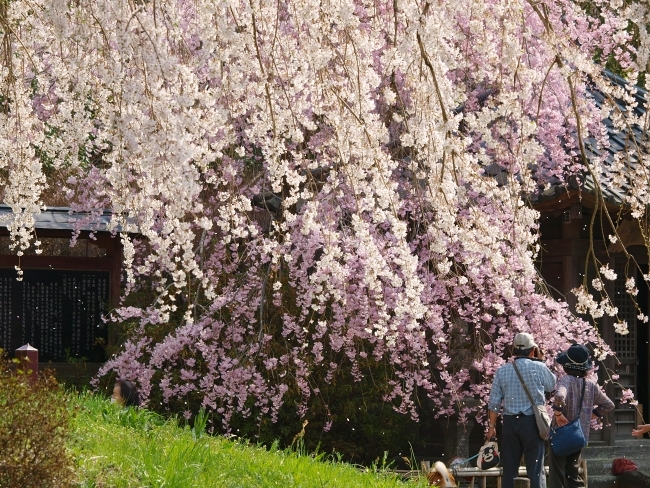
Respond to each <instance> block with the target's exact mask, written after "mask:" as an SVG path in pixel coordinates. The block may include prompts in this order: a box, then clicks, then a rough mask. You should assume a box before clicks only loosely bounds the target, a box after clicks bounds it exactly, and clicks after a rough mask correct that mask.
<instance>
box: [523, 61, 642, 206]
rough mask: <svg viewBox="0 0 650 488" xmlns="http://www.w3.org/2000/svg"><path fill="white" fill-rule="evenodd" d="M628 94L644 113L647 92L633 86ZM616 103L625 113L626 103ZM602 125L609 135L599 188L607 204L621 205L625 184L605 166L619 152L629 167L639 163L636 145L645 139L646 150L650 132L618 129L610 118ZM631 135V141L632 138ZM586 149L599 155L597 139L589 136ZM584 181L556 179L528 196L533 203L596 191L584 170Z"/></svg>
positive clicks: (598, 98)
mask: <svg viewBox="0 0 650 488" xmlns="http://www.w3.org/2000/svg"><path fill="white" fill-rule="evenodd" d="M605 74H606V76H607V77H608V78H609V79H610V80H611V81H612V82H613V83H614V84H616V85H618V86H619V87H622V88H626V89H629V84H628V83H627V82H626V81H625V80H624V79H623V78H621V77H620V76H618V75H615V74H613V73H610V72H606V73H605ZM589 94H590V95H591V96H592V97H593V100H594V101H595V102H596V105H597V106H598V107H602V106H603V105H604V104H605V96H604V95H603V93H601V92H600V91H598V90H590V91H589ZM631 95H632V96H634V98H635V99H636V103H637V106H636V107H635V108H634V111H635V115H637V116H643V115H644V114H645V113H646V107H647V104H648V101H649V100H648V92H646V91H645V90H643V89H642V88H639V87H634V89H632V90H631ZM615 103H616V106H617V107H618V109H619V110H620V111H621V112H623V113H625V112H626V111H627V110H628V108H627V106H626V105H625V103H624V102H623V101H621V100H615ZM604 124H605V127H606V128H607V133H608V137H609V147H607V148H606V151H607V154H606V155H605V156H606V157H605V160H604V165H605V166H604V167H603V168H602V172H601V175H600V178H601V182H600V183H601V191H602V194H603V198H604V199H605V201H606V202H607V203H610V204H613V205H617V206H618V205H622V204H623V202H624V199H625V194H626V193H627V190H628V189H627V187H625V186H616V185H614V184H613V183H612V181H611V180H610V178H608V176H609V172H608V166H609V165H611V164H612V162H613V161H614V155H615V154H617V153H621V152H626V157H625V159H626V164H627V165H628V166H631V167H634V165H635V164H636V163H637V162H638V156H637V154H638V153H637V150H638V149H637V144H639V143H641V142H642V141H645V150H648V146H647V143H648V137H649V134H645V135H644V134H643V128H642V127H639V126H638V125H633V126H631V127H630V130H621V129H618V128H616V127H614V123H613V122H612V119H611V118H607V119H605V120H604ZM632 136H633V137H634V140H633V139H632ZM585 149H586V150H587V153H588V155H593V156H600V155H601V150H600V149H599V148H598V147H597V145H596V142H595V140H594V139H593V138H589V139H587V140H586V141H585ZM580 179H581V180H582V181H583V182H582V184H578V182H577V181H576V179H572V180H571V181H569V182H560V181H556V182H554V183H553V184H551V185H550V186H549V187H548V188H546V190H545V191H543V192H542V193H539V194H536V195H531V196H530V199H531V201H533V203H540V202H543V201H548V200H553V199H556V198H558V197H559V196H561V195H564V194H566V193H567V192H568V191H571V190H580V191H582V192H587V193H590V194H592V195H593V194H595V192H596V185H595V183H594V179H593V177H592V175H591V174H589V173H585V174H583V175H582V177H581V178H580Z"/></svg>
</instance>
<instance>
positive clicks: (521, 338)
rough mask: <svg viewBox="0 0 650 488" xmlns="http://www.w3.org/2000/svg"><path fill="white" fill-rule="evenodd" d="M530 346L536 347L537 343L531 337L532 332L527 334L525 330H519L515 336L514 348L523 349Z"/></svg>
mask: <svg viewBox="0 0 650 488" xmlns="http://www.w3.org/2000/svg"><path fill="white" fill-rule="evenodd" d="M531 347H537V344H535V339H534V338H533V336H532V334H529V333H527V332H520V333H519V334H517V335H516V336H515V348H516V349H519V350H521V351H525V350H526V349H530V348H531Z"/></svg>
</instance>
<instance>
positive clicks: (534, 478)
mask: <svg viewBox="0 0 650 488" xmlns="http://www.w3.org/2000/svg"><path fill="white" fill-rule="evenodd" d="M513 346H514V354H515V358H514V360H513V361H511V362H508V363H506V364H504V365H503V366H501V367H500V368H499V369H497V372H496V374H495V375H494V381H493V382H492V390H491V391H490V401H489V404H488V408H489V418H490V425H489V429H488V431H487V435H486V439H488V440H489V439H491V438H492V437H494V436H495V435H496V422H497V418H498V415H499V412H500V411H501V413H502V414H503V429H502V440H501V462H502V465H503V476H502V479H501V481H502V484H501V486H502V488H514V479H515V478H516V477H517V474H518V472H519V462H520V460H521V456H522V454H523V456H524V460H525V462H526V472H527V474H528V478H529V479H530V488H544V487H545V486H546V476H545V475H544V440H543V439H542V438H541V437H540V436H539V431H538V430H537V423H536V422H535V414H534V412H533V405H532V404H531V402H530V400H529V398H528V395H527V394H526V390H525V389H524V387H523V385H522V384H521V380H520V379H519V376H518V375H517V371H516V370H515V366H514V364H515V362H516V364H517V366H516V367H517V370H519V373H520V374H521V376H522V379H523V381H524V382H525V383H526V387H527V388H528V391H529V392H530V395H531V396H532V398H533V400H534V403H535V404H536V405H543V404H544V403H545V395H544V392H551V391H553V389H554V387H555V375H554V374H553V373H551V370H550V369H548V368H547V367H546V364H545V363H544V354H543V353H542V351H541V350H540V349H539V347H537V344H535V340H534V338H533V336H532V335H531V334H527V333H519V334H517V335H516V336H515V341H514V344H513Z"/></svg>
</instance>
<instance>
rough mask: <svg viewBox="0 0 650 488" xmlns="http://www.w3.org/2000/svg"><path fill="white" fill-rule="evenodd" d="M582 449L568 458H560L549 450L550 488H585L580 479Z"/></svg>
mask: <svg viewBox="0 0 650 488" xmlns="http://www.w3.org/2000/svg"><path fill="white" fill-rule="evenodd" d="M581 453H582V449H580V450H579V451H577V452H574V453H573V454H569V455H568V456H558V455H557V454H555V453H554V452H553V449H549V453H548V464H549V466H548V486H549V488H584V486H585V482H584V481H583V480H582V478H581V477H580V473H579V472H578V469H579V468H580V454H581Z"/></svg>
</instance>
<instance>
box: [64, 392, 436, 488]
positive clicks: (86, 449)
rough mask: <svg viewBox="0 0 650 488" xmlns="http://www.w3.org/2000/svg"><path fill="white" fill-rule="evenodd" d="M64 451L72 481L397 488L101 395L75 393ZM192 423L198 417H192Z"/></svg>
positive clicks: (389, 480) (389, 478)
mask: <svg viewBox="0 0 650 488" xmlns="http://www.w3.org/2000/svg"><path fill="white" fill-rule="evenodd" d="M75 402H76V403H77V408H76V410H77V412H76V415H75V418H74V420H73V428H72V438H71V441H70V449H71V450H72V452H73V455H74V457H75V460H76V470H77V473H78V476H79V485H78V486H80V487H97V488H99V487H151V488H162V487H164V488H190V487H201V488H209V487H232V488H235V487H237V488H239V487H242V488H245V487H251V488H253V487H254V488H260V487H281V488H288V487H305V488H309V487H315V488H316V487H318V488H324V487H330V488H333V487H337V488H338V487H341V488H348V487H351V488H354V487H400V488H416V487H420V488H421V487H424V486H427V483H426V481H425V480H418V481H416V480H410V481H402V480H401V479H399V478H397V477H396V476H395V475H392V474H389V473H387V472H385V471H384V472H382V471H380V470H375V471H373V470H366V471H361V470H359V469H357V468H355V467H354V466H351V465H349V464H345V463H341V462H338V461H337V460H336V459H335V457H333V456H329V459H326V458H328V456H325V455H323V454H319V455H315V456H314V455H300V454H299V453H296V452H293V451H288V450H279V449H271V450H267V449H264V448H261V447H256V446H254V445H251V444H248V443H246V442H243V441H236V440H228V439H225V438H223V437H214V436H209V435H206V434H204V432H203V429H202V428H200V427H198V428H195V429H190V428H189V427H185V428H182V427H179V426H178V424H177V422H176V421H174V420H164V419H162V418H161V417H159V416H158V415H156V414H154V413H152V412H149V411H147V410H134V409H122V408H120V407H118V406H116V405H114V404H111V403H109V402H108V401H107V400H106V399H104V398H101V397H99V396H95V395H91V394H82V395H80V396H79V397H77V399H75ZM197 425H199V423H197Z"/></svg>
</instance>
